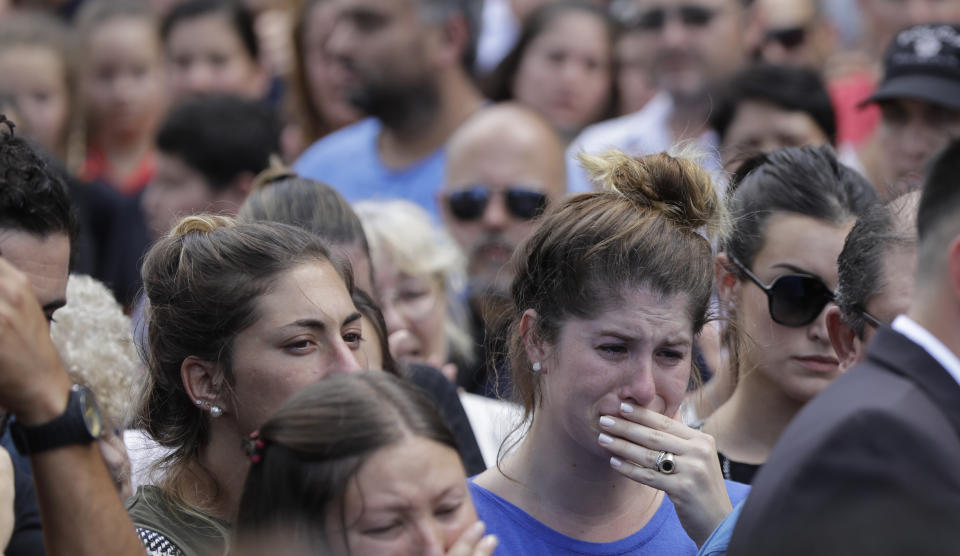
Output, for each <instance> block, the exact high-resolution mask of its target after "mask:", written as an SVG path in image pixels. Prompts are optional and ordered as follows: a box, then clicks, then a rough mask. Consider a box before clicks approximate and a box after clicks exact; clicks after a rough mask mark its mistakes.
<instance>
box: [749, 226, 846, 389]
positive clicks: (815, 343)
mask: <svg viewBox="0 0 960 556" xmlns="http://www.w3.org/2000/svg"><path fill="white" fill-rule="evenodd" d="M853 223H854V221H853V220H851V221H849V222H846V223H843V224H840V225H836V224H833V223H829V222H824V221H822V220H817V219H815V218H811V217H808V216H801V215H796V214H791V213H774V214H773V215H771V216H770V217H769V219H768V220H767V223H766V225H765V228H764V238H763V244H762V247H761V248H760V250H759V251H757V253H756V255H755V256H754V261H753V264H752V266H751V267H750V270H751V271H752V272H753V273H754V274H755V275H756V276H757V277H758V278H759V280H760V281H761V282H762V283H763V284H767V285H770V284H771V283H773V282H774V280H777V279H778V278H780V277H782V276H787V275H797V274H802V275H808V276H812V277H814V278H815V279H817V280H819V281H820V282H821V283H822V284H823V286H825V288H826V290H827V291H830V292H832V291H835V290H836V288H837V257H838V256H839V255H840V251H841V249H843V242H844V239H846V236H847V233H848V232H849V231H850V228H852V227H853ZM738 288H739V289H738V291H737V293H736V294H735V298H734V300H733V303H734V306H735V311H736V318H737V322H738V325H739V326H740V327H741V328H742V331H743V334H744V335H745V336H746V338H748V340H747V343H746V347H745V348H744V349H743V350H742V357H743V358H744V359H745V361H746V363H747V365H748V368H755V369H756V370H755V371H754V372H755V373H757V376H758V379H757V380H764V381H766V382H768V383H770V384H771V385H772V386H773V387H774V388H776V389H778V390H779V391H780V392H781V393H782V394H783V395H784V396H786V397H788V398H791V399H794V400H796V401H797V402H800V403H806V402H807V401H809V400H810V399H812V398H813V397H814V396H816V395H817V394H818V393H820V392H821V391H822V390H823V389H824V388H826V387H827V385H828V384H830V382H831V381H833V379H834V378H836V377H837V376H838V375H839V373H840V368H839V361H838V360H837V357H836V354H835V352H834V350H833V345H832V344H831V343H830V338H829V335H828V333H827V327H826V313H827V308H828V307H829V306H830V304H827V305H826V306H824V308H823V309H821V311H820V313H819V315H817V317H816V318H815V319H814V320H813V321H812V322H810V323H809V324H806V325H803V326H786V325H784V324H780V323H778V322H775V321H774V320H773V317H772V316H771V315H770V309H769V302H768V298H767V296H766V295H765V294H764V292H763V290H761V289H760V287H759V286H757V285H756V284H754V283H753V282H752V281H750V280H749V279H748V278H743V279H742V280H741V281H740V282H739V284H738Z"/></svg>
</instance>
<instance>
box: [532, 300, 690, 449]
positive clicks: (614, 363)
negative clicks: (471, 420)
mask: <svg viewBox="0 0 960 556" xmlns="http://www.w3.org/2000/svg"><path fill="white" fill-rule="evenodd" d="M689 303H690V300H689V296H687V295H686V294H676V295H661V294H660V292H655V291H653V290H651V289H649V288H647V287H639V288H635V289H633V288H631V289H628V290H627V291H625V292H624V293H622V295H621V297H620V298H619V299H617V300H616V301H615V302H612V303H610V304H609V307H607V308H606V309H605V310H603V311H601V312H600V314H599V315H597V316H596V317H594V318H590V319H580V318H571V319H569V320H568V321H567V322H565V323H563V325H562V326H561V328H560V331H559V334H558V337H557V338H556V341H555V342H553V343H550V344H545V345H544V344H540V343H539V341H537V340H533V339H532V338H533V337H528V338H527V339H526V347H527V357H528V358H529V359H530V361H531V362H536V361H539V362H541V366H542V370H541V371H540V372H539V380H540V388H541V391H542V399H543V401H542V406H541V407H539V408H537V416H536V419H546V420H549V421H550V422H551V423H553V424H554V425H553V426H554V427H558V428H560V429H562V430H564V431H565V432H566V433H567V434H568V435H569V436H570V437H571V438H572V439H573V440H574V441H575V442H578V443H579V445H580V446H582V447H583V449H584V450H585V451H588V452H591V453H594V454H596V455H597V456H598V457H603V458H607V457H609V453H608V452H606V451H605V450H604V449H603V448H601V447H600V446H599V445H598V444H597V435H598V434H599V433H600V432H601V431H600V428H599V426H598V424H597V423H598V422H599V419H600V416H601V415H617V414H618V413H619V408H620V404H621V402H626V403H628V404H631V405H634V406H637V407H643V408H646V409H649V410H651V411H656V412H658V413H661V414H663V415H667V416H670V417H673V416H675V415H676V414H677V412H678V409H679V407H680V403H681V402H682V401H683V397H684V394H685V392H686V388H687V382H688V381H689V379H690V371H691V369H692V353H693V324H692V322H691V320H690V315H689V310H690V307H689ZM529 313H530V311H528V315H529ZM528 315H525V317H524V318H525V319H528V318H529V316H528ZM522 326H523V325H522V324H521V327H522Z"/></svg>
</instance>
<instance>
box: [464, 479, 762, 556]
mask: <svg viewBox="0 0 960 556" xmlns="http://www.w3.org/2000/svg"><path fill="white" fill-rule="evenodd" d="M726 483H727V494H729V495H730V502H731V503H732V504H733V505H736V504H737V503H739V502H740V500H742V499H743V498H745V497H746V496H747V493H748V492H749V491H750V487H749V486H747V485H744V484H740V483H735V482H732V481H727V482H726ZM469 486H470V495H471V497H472V498H473V504H474V506H476V508H477V515H478V516H479V518H480V519H481V520H482V521H483V522H485V523H486V524H487V533H492V534H494V535H496V536H497V538H499V539H500V544H499V545H498V547H497V550H496V552H495V554H500V555H513V554H523V555H524V556H565V555H570V556H574V555H577V556H636V555H650V556H659V555H668V556H673V555H689V556H694V555H695V554H696V553H697V545H696V543H694V542H693V540H691V539H690V537H689V536H687V532H686V531H684V530H683V527H682V526H681V525H680V518H678V517H677V512H676V509H675V508H674V507H673V503H672V502H671V501H670V497H669V496H664V497H663V502H662V503H661V504H660V508H658V509H657V513H655V514H654V515H653V517H652V518H651V519H650V521H649V522H648V523H647V524H646V525H645V526H644V527H643V528H642V529H640V530H639V531H637V532H636V533H634V534H632V535H630V536H629V537H626V538H624V539H620V540H618V541H613V542H606V543H596V542H587V541H581V540H578V539H574V538H572V537H568V536H566V535H562V534H560V533H558V532H556V531H554V530H553V529H551V528H549V527H547V526H546V525H544V524H543V523H540V522H539V521H537V520H536V519H534V518H533V517H531V516H530V514H528V513H527V512H525V511H523V510H521V509H520V508H518V507H517V506H514V505H513V504H511V503H510V502H507V501H506V500H504V499H503V498H501V497H500V496H497V495H496V494H494V493H493V492H490V491H489V490H487V489H485V488H483V487H481V486H477V485H476V484H475V483H474V482H473V481H470V482H469Z"/></svg>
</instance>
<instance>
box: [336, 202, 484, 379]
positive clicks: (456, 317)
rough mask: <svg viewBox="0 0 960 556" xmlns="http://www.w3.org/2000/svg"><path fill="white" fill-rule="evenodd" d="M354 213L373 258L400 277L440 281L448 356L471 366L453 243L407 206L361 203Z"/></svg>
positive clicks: (462, 271) (462, 270)
mask: <svg viewBox="0 0 960 556" xmlns="http://www.w3.org/2000/svg"><path fill="white" fill-rule="evenodd" d="M353 208H354V210H355V211H356V213H357V216H359V217H360V221H361V222H362V223H363V230H364V232H365V233H366V236H367V242H368V243H369V244H370V252H371V253H372V254H373V255H374V257H376V254H377V253H383V254H387V255H388V256H389V257H390V258H391V259H392V260H393V262H394V263H395V264H396V265H397V268H399V269H400V271H401V272H404V273H405V274H408V275H410V276H430V277H435V278H436V279H437V280H439V281H440V283H441V285H442V286H443V288H444V293H445V295H446V298H447V318H446V320H445V322H444V332H445V333H446V337H447V341H448V342H449V344H450V350H451V355H452V356H454V357H456V358H460V359H462V360H463V361H464V362H470V361H471V360H472V359H473V339H472V338H471V337H470V335H469V334H468V333H467V332H466V330H467V325H466V314H467V313H466V307H465V306H464V304H463V301H462V299H461V296H460V295H459V294H460V293H461V292H463V290H464V288H465V287H466V259H465V258H464V256H463V253H461V252H460V249H459V248H458V247H457V245H456V243H454V241H453V238H451V237H450V235H449V234H448V233H447V232H446V230H444V229H442V228H440V227H438V226H434V225H433V223H432V221H431V219H430V215H429V214H428V213H427V211H425V210H424V209H422V208H421V207H420V206H419V205H416V204H414V203H411V202H410V201H404V200H400V199H393V200H388V201H361V202H359V203H356V204H355V205H354V207H353Z"/></svg>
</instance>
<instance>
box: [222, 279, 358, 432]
mask: <svg viewBox="0 0 960 556" xmlns="http://www.w3.org/2000/svg"><path fill="white" fill-rule="evenodd" d="M254 314H255V315H256V320H255V321H254V322H253V324H251V325H250V326H249V327H247V328H246V329H244V330H242V331H241V332H239V333H238V334H237V335H236V337H235V338H234V340H233V342H232V344H233V351H232V353H231V361H232V364H231V367H230V372H231V373H232V375H233V385H232V394H233V395H232V397H231V403H232V404H233V405H234V406H235V407H233V408H227V409H228V411H229V412H230V413H232V414H234V415H236V416H237V420H238V423H239V430H240V431H241V433H243V434H249V432H250V431H253V430H255V429H256V428H257V427H259V426H260V425H261V424H262V423H263V422H265V421H266V420H267V419H268V418H269V417H270V416H271V415H272V414H273V413H274V412H275V411H276V410H277V408H279V407H280V405H281V404H283V402H285V401H286V400H287V399H288V398H289V397H290V396H292V395H293V394H295V393H297V392H299V391H300V390H301V389H302V388H303V387H305V386H307V385H310V384H313V383H315V382H317V381H319V380H322V379H323V378H325V377H328V376H331V375H333V374H337V373H351V372H355V371H359V370H360V365H359V363H358V362H357V358H356V354H357V352H358V351H359V350H360V345H361V342H362V340H363V336H362V334H363V332H362V324H361V317H360V313H359V312H357V310H356V308H355V307H354V305H353V301H352V299H351V297H350V294H349V292H348V291H347V287H346V285H345V284H344V283H343V280H342V279H341V278H340V275H339V274H337V271H336V270H335V269H334V268H333V266H332V265H331V264H330V263H329V262H326V261H324V262H319V261H318V262H311V263H305V264H302V265H299V266H297V267H294V268H292V269H290V270H288V271H286V272H284V273H283V274H281V275H280V276H278V277H277V278H276V280H275V281H274V282H273V284H272V285H271V287H270V288H269V289H268V290H267V293H265V294H264V295H262V296H261V297H260V298H259V299H257V301H256V308H255V311H254Z"/></svg>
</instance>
